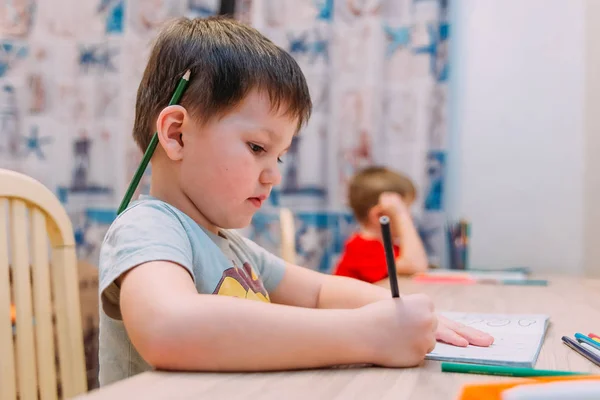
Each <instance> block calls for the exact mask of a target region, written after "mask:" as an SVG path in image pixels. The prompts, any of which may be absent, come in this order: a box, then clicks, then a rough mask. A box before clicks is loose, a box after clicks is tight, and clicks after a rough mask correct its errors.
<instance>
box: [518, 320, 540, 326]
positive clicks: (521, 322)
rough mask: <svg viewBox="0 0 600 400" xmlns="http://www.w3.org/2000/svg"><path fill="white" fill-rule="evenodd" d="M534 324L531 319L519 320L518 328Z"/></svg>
mask: <svg viewBox="0 0 600 400" xmlns="http://www.w3.org/2000/svg"><path fill="white" fill-rule="evenodd" d="M535 323H536V321H535V320H533V319H520V320H519V326H523V327H528V326H531V325H534V324H535Z"/></svg>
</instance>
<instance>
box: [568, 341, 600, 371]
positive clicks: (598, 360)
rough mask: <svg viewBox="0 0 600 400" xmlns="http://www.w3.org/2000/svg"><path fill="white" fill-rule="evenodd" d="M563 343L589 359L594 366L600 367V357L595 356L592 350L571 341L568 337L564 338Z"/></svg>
mask: <svg viewBox="0 0 600 400" xmlns="http://www.w3.org/2000/svg"><path fill="white" fill-rule="evenodd" d="M562 341H563V343H564V344H566V345H567V346H569V347H570V348H571V349H572V350H575V351H576V352H577V353H578V354H579V355H581V356H583V357H585V358H587V359H588V360H590V361H591V362H593V363H594V364H596V365H597V366H599V367H600V357H598V356H597V355H596V354H594V353H592V352H591V351H590V350H588V349H586V348H584V347H583V346H581V345H580V344H579V343H578V342H576V341H575V340H573V339H571V338H570V337H568V336H563V337H562Z"/></svg>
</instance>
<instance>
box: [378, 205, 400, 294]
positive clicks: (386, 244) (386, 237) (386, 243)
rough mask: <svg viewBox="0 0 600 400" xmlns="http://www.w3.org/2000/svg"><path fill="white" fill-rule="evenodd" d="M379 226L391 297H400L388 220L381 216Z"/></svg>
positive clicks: (386, 217)
mask: <svg viewBox="0 0 600 400" xmlns="http://www.w3.org/2000/svg"><path fill="white" fill-rule="evenodd" d="M379 224H381V234H382V235H383V248H384V250H385V260H386V262H387V269H388V277H389V279H390V289H391V291H392V297H400V293H399V291H398V276H397V275H396V260H395V257H394V247H393V246H392V231H391V230H390V218H389V217H388V216H385V215H384V216H382V217H380V218H379Z"/></svg>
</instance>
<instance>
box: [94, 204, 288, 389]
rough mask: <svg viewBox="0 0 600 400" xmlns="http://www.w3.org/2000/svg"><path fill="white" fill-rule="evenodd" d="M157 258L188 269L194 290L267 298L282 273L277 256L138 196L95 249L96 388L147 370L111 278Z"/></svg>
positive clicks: (230, 233) (237, 237)
mask: <svg viewBox="0 0 600 400" xmlns="http://www.w3.org/2000/svg"><path fill="white" fill-rule="evenodd" d="M158 260H163V261H170V262H173V263H177V264H179V265H181V266H182V267H184V268H185V269H187V270H188V271H189V273H190V274H191V276H192V278H193V280H194V283H195V285H196V289H197V290H198V293H202V294H219V295H226V296H235V297H242V298H247V299H253V300H261V301H267V302H268V301H270V300H269V294H268V293H269V292H272V291H273V290H274V289H275V288H276V287H277V285H278V284H279V282H280V281H281V279H282V278H283V274H284V271H285V263H284V261H283V260H282V259H280V258H278V257H276V256H274V255H273V254H271V253H269V252H267V251H266V250H264V249H263V248H261V247H260V246H258V245H257V244H255V243H253V242H252V241H250V240H248V239H246V238H243V237H241V236H240V235H239V234H237V233H236V232H234V231H228V230H222V231H221V234H220V235H215V234H214V233H212V232H209V231H207V230H205V229H203V228H202V227H200V225H198V224H197V223H196V222H194V220H192V219H191V218H190V217H188V216H187V215H186V214H184V213H183V212H181V211H179V210H178V209H176V208H175V207H173V206H171V205H169V204H167V203H165V202H163V201H160V200H158V199H155V198H153V197H150V196H142V197H140V199H139V200H138V201H136V202H135V203H133V204H132V205H131V206H130V207H129V208H128V209H127V210H125V211H124V212H123V213H121V214H120V215H119V216H118V217H117V219H116V220H115V221H114V222H113V224H112V225H111V226H110V228H109V230H108V232H107V233H106V236H105V238H104V242H103V243H102V248H101V250H100V265H99V269H100V282H99V291H100V332H99V335H100V338H99V342H100V343H99V362H100V374H99V382H100V385H101V386H103V385H107V384H109V383H111V382H115V381H118V380H121V379H124V378H127V377H130V376H132V375H135V374H138V373H140V372H144V371H147V370H150V369H151V367H150V365H148V364H147V363H146V362H145V361H144V360H143V359H142V357H141V356H140V355H139V353H138V352H137V351H136V349H135V348H134V347H133V345H132V344H131V341H130V340H129V337H128V336H127V332H126V330H125V326H124V325H123V321H122V318H121V311H120V307H119V287H118V286H117V285H116V283H115V280H116V279H117V278H118V277H119V276H120V275H122V274H123V273H124V272H126V271H128V270H129V269H131V268H133V267H136V266H138V265H140V264H143V263H146V262H150V261H158ZM176 268H179V267H176Z"/></svg>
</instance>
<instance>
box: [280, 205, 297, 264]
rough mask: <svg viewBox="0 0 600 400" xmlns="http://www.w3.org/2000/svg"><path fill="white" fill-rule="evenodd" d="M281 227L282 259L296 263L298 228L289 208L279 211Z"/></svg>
mask: <svg viewBox="0 0 600 400" xmlns="http://www.w3.org/2000/svg"><path fill="white" fill-rule="evenodd" d="M279 227H280V229H281V258H283V259H284V260H285V261H287V262H289V263H291V264H295V263H296V228H295V224H294V215H293V214H292V212H291V211H290V210H289V209H287V208H282V209H281V210H280V211H279Z"/></svg>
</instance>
